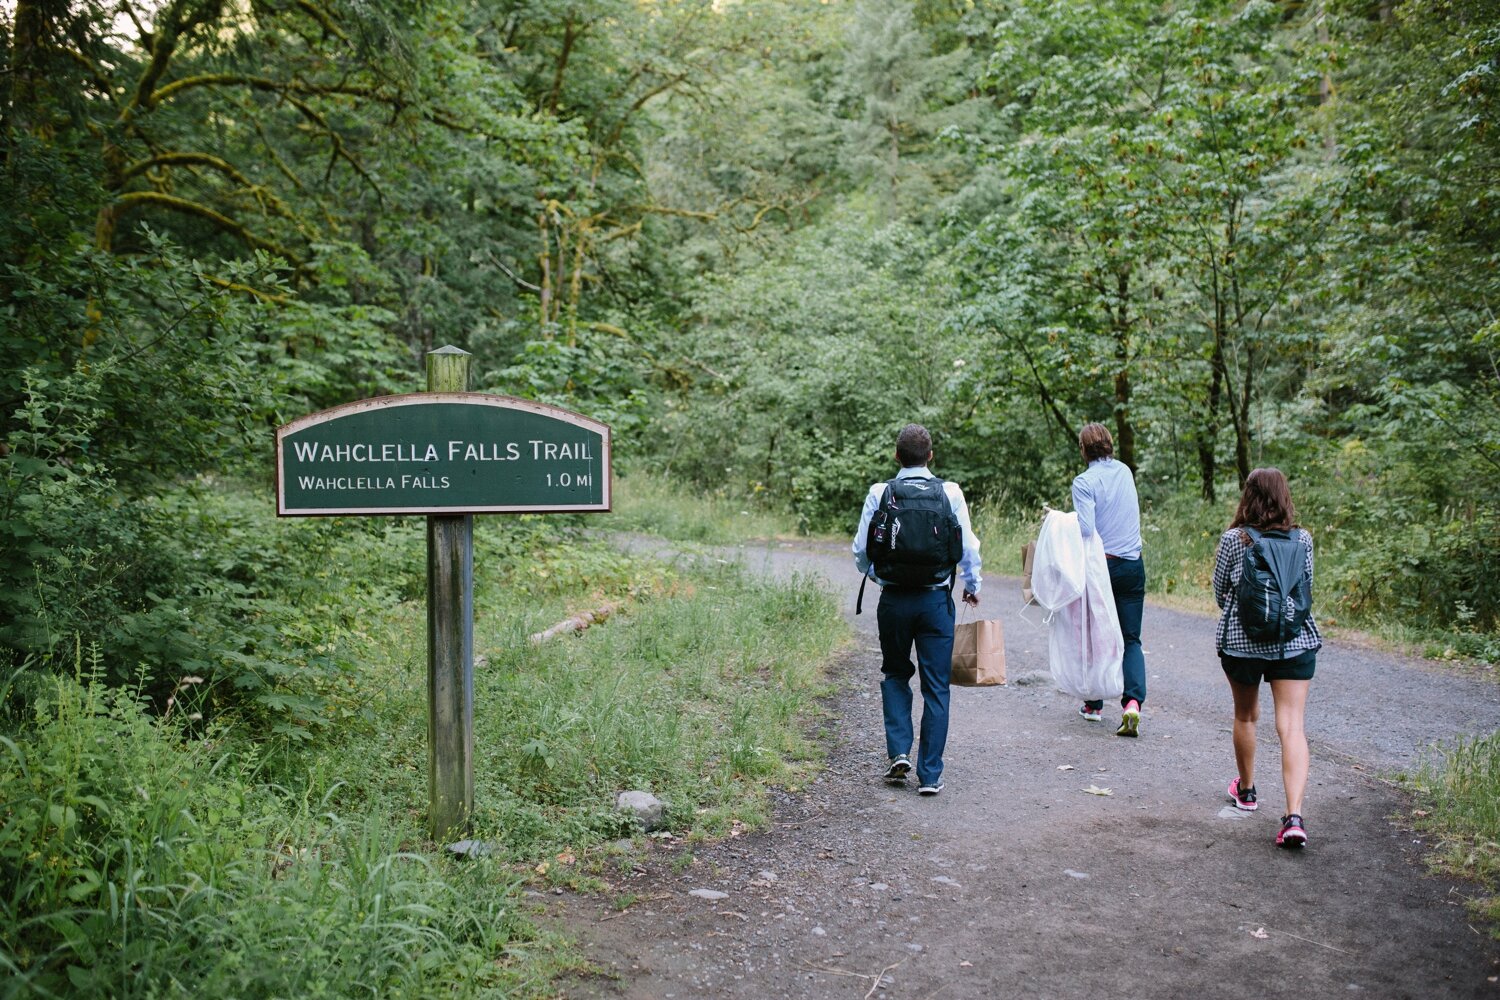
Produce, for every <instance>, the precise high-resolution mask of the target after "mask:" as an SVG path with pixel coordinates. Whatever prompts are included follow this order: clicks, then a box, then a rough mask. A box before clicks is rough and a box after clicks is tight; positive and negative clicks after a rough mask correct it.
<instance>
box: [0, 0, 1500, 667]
mask: <svg viewBox="0 0 1500 1000" xmlns="http://www.w3.org/2000/svg"><path fill="white" fill-rule="evenodd" d="M0 11H3V14H0V33H3V42H4V44H3V59H4V66H3V70H4V72H3V74H0V122H3V128H0V134H3V148H0V156H3V171H4V184H3V190H4V194H5V200H6V203H5V207H4V211H3V212H0V349H3V351H4V354H5V357H6V359H7V360H6V364H5V366H4V368H3V370H0V404H3V405H0V440H3V444H0V607H3V608H4V613H3V615H0V646H3V647H4V648H6V649H8V650H10V651H11V655H12V656H13V657H14V659H15V660H16V662H17V663H19V662H21V661H22V660H24V659H26V658H27V657H33V658H42V659H45V658H46V656H47V655H48V653H49V651H52V650H55V649H57V648H59V647H60V646H63V647H69V648H71V647H72V645H73V644H74V643H75V642H77V641H79V640H80V639H81V641H83V642H85V643H94V644H97V645H98V646H99V647H100V648H101V649H103V650H105V651H106V652H107V653H108V655H107V656H106V660H107V661H108V662H109V663H112V664H121V665H127V668H128V665H134V664H147V665H148V666H149V667H150V669H151V670H152V672H153V673H154V674H155V675H157V676H160V677H167V676H173V677H175V676H180V675H182V674H183V673H185V672H192V673H195V674H202V675H203V676H205V677H211V678H213V677H216V678H220V679H225V678H229V679H233V680H234V681H235V683H236V684H241V685H245V686H248V687H249V688H250V689H252V690H253V689H255V688H256V685H257V684H261V683H264V678H266V677H275V676H278V671H285V670H287V669H288V667H287V663H288V662H289V660H295V661H296V662H299V663H302V664H303V665H304V666H305V665H306V664H307V663H309V662H313V661H314V660H315V659H316V657H315V656H314V655H313V654H312V653H310V652H307V651H306V650H302V651H301V652H300V653H296V652H293V653H289V651H288V642H289V640H288V636H287V629H285V628H282V627H281V626H280V625H277V624H275V623H277V622H281V621H284V620H285V618H286V616H285V615H283V614H282V613H281V612H282V611H283V610H284V609H285V607H286V605H287V602H289V601H291V600H293V599H294V598H295V595H296V594H298V593H302V592H305V589H306V588H305V587H304V583H305V580H304V579H303V576H304V575H305V573H306V572H307V571H308V570H307V567H308V566H309V565H310V563H309V560H308V557H307V553H306V551H305V550H306V548H307V547H308V546H309V545H315V544H316V539H317V538H319V537H321V534H320V532H321V533H323V534H328V533H333V534H337V533H338V532H345V533H347V532H360V531H369V532H372V533H373V534H375V535H378V534H379V532H380V530H382V529H379V528H376V527H372V526H369V525H346V526H343V527H328V528H326V529H317V530H313V529H305V530H302V531H301V533H299V534H296V535H295V536H292V535H290V534H289V533H277V532H267V531H265V530H264V529H263V528H259V527H253V526H248V525H247V522H246V521H245V520H244V519H243V518H240V517H238V516H237V515H236V506H235V505H236V504H238V503H242V501H241V500H239V499H232V498H231V499H225V497H224V496H223V495H222V494H221V493H216V492H215V487H216V485H217V484H221V483H223V482H226V481H229V482H236V483H248V484H250V485H251V486H252V487H253V488H254V489H257V490H265V492H266V496H267V500H266V502H267V503H269V502H270V501H269V490H268V488H267V484H268V483H269V477H270V469H269V465H270V463H269V461H268V456H269V448H270V445H269V442H270V440H271V432H272V430H273V429H274V427H276V426H277V425H278V424H279V423H281V422H284V421H286V420H288V419H290V418H292V417H295V416H298V415H300V414H302V413H305V412H308V411H310V410H313V409H317V408H321V407H323V406H326V405H331V404H334V403H338V402H344V401H348V400H351V399H355V398H360V397H364V396H369V395H376V394H381V393H387V392H397V391H408V390H411V389H415V388H418V387H419V383H420V375H419V372H420V370H421V357H422V354H423V352H424V351H427V350H429V349H431V348H433V347H436V346H441V345H443V344H448V343H451V344H456V345H458V346H460V347H463V348H465V349H467V350H469V351H471V352H473V353H474V354H475V355H476V370H477V371H478V372H479V377H478V379H477V381H478V386H477V387H478V388H482V389H485V390H488V391H495V392H502V393H508V394H513V395H520V396H527V397H534V398H539V399H544V400H548V401H551V402H557V403H560V404H563V405H566V406H569V407H572V408H575V409H578V410H581V411H584V412H587V413H589V414H591V415H594V416H597V417H599V418H601V419H604V420H607V421H609V422H611V423H612V424H613V426H614V428H615V432H616V437H617V449H618V450H617V455H618V460H619V467H620V468H621V469H622V470H625V471H627V472H628V471H629V470H631V469H647V468H649V469H651V470H655V472H657V473H658V474H661V475H665V476H667V477H670V478H671V479H673V480H677V481H682V482H686V483H692V484H694V486H695V487H696V488H701V489H704V490H709V491H717V492H720V493H723V494H726V495H734V496H743V497H747V498H753V499H754V500H755V501H756V502H758V503H760V504H763V505H766V506H769V507H772V508H776V509H782V510H787V511H791V512H794V513H795V514H796V515H797V517H798V518H799V520H800V522H801V523H802V524H803V526H804V527H805V528H806V529H808V530H818V531H821V530H838V531H843V530H846V529H847V527H848V522H849V521H850V519H851V517H852V516H853V514H852V511H853V510H854V509H855V505H856V503H857V499H858V496H859V495H860V493H861V491H862V490H863V489H864V487H865V485H866V484H867V483H868V482H869V481H870V480H871V479H872V478H875V477H877V476H880V475H882V474H884V473H885V472H886V471H887V470H888V468H889V464H890V460H889V453H890V450H891V445H890V442H891V440H892V434H893V431H894V429H895V428H897V427H899V425H900V424H902V423H903V422H905V421H907V420H908V419H917V420H921V421H923V422H925V423H927V424H928V425H930V426H931V427H933V428H934V430H935V431H936V433H937V435H938V451H939V462H940V471H941V472H942V473H944V474H945V475H947V476H949V477H951V478H956V479H959V480H960V481H961V482H963V484H964V485H965V488H966V489H967V491H968V492H969V494H970V495H971V496H973V497H975V498H978V499H979V500H980V501H982V502H984V503H988V504H990V505H993V506H1009V507H1011V508H1015V509H1034V507H1035V505H1037V504H1039V503H1041V502H1044V501H1049V500H1050V501H1052V502H1054V503H1059V502H1062V501H1063V500H1064V499H1065V497H1066V492H1065V491H1066V484H1067V481H1068V479H1069V478H1070V476H1071V475H1072V473H1073V471H1074V470H1075V468H1076V465H1077V454H1076V448H1075V446H1074V444H1073V441H1074V435H1075V433H1076V428H1077V427H1078V426H1079V425H1080V424H1081V423H1083V422H1084V421H1086V420H1089V419H1102V420H1106V421H1107V422H1108V423H1109V424H1110V425H1111V426H1112V427H1113V428H1114V429H1115V434H1116V439H1117V442H1118V446H1119V453H1120V455H1121V457H1122V458H1123V459H1124V460H1125V461H1127V462H1129V463H1130V464H1131V465H1132V466H1134V467H1135V468H1136V470H1137V473H1138V476H1139V478H1140V480H1141V482H1142V484H1143V493H1144V496H1145V498H1146V500H1147V502H1148V504H1151V505H1152V506H1153V509H1154V510H1162V511H1178V512H1181V511H1183V510H1186V509H1189V507H1188V506H1187V505H1189V503H1190V501H1189V498H1193V497H1196V498H1199V499H1198V500H1193V501H1191V503H1194V504H1203V505H1206V506H1203V507H1202V508H1201V509H1202V510H1203V511H1206V512H1207V516H1206V520H1207V521H1208V522H1210V523H1219V522H1221V521H1222V519H1223V517H1224V515H1225V513H1226V511H1225V507H1224V505H1225V503H1226V502H1227V501H1229V500H1232V499H1233V497H1234V495H1235V492H1236V489H1237V484H1238V481H1239V480H1240V479H1242V478H1243V477H1244V475H1245V474H1246V473H1247V472H1248V471H1249V470H1250V469H1251V468H1252V467H1254V466H1256V465H1260V464H1277V465H1280V466H1282V467H1284V468H1285V469H1287V470H1288V472H1289V473H1290V475H1291V477H1292V480H1293V485H1294V490H1296V493H1297V496H1298V498H1299V502H1300V504H1301V507H1302V513H1303V520H1304V522H1305V523H1307V524H1308V525H1309V526H1310V527H1312V528H1313V530H1314V532H1315V533H1317V534H1318V535H1319V537H1320V539H1322V540H1323V542H1324V544H1325V545H1328V544H1331V545H1333V546H1334V548H1335V550H1337V551H1341V552H1342V553H1343V557H1342V561H1341V563H1340V565H1341V566H1342V567H1343V568H1342V571H1341V572H1342V576H1341V577H1339V578H1337V579H1333V580H1331V581H1328V582H1327V583H1326V584H1325V587H1328V588H1331V589H1325V591H1324V593H1325V595H1327V596H1326V597H1325V600H1326V601H1328V602H1329V606H1336V607H1338V608H1339V613H1340V614H1346V613H1348V614H1359V613H1363V614H1365V615H1367V616H1368V615H1380V616H1389V617H1397V618H1401V619H1403V620H1407V621H1411V622H1414V623H1418V624H1422V625H1425V626H1427V627H1431V628H1438V629H1456V630H1458V631H1460V632H1465V633H1468V634H1470V635H1472V636H1476V637H1478V638H1479V639H1481V640H1483V641H1479V642H1477V643H1476V645H1475V647H1474V648H1476V649H1478V650H1480V651H1481V652H1484V651H1488V652H1490V653H1494V652H1496V651H1497V650H1496V649H1495V648H1494V647H1495V646H1496V643H1495V642H1494V641H1493V638H1492V637H1493V636H1494V634H1495V628H1496V623H1497V615H1500V583H1497V580H1500V574H1496V573H1495V572H1494V569H1495V567H1496V560H1495V558H1494V555H1493V553H1494V552H1495V551H1496V550H1497V548H1500V511H1497V501H1496V495H1497V492H1500V367H1497V350H1500V322H1497V318H1496V313H1495V308H1496V302H1497V296H1500V267H1497V264H1500V256H1497V255H1500V197H1497V195H1500V191H1497V183H1500V155H1497V154H1500V131H1497V126H1500V122H1497V113H1500V74H1497V72H1496V62H1497V58H1500V16H1497V10H1496V8H1495V6H1494V4H1493V2H1492V0H1423V2H1420V3H1419V2H1415V0H1278V2H1271V0H1248V2H1246V0H1119V2H1113V3H1109V4H1097V3H1094V2H1092V0H967V2H966V0H920V2H916V3H911V2H906V0H857V2H836V3H808V2H793V0H741V2H734V0H729V2H724V0H720V2H707V0H663V2H648V0H545V2H543V0H499V2H493V3H486V4H470V3H464V2H462V0H378V2H375V3H366V2H361V3H351V2H347V0H244V2H226V0H162V2H152V3H135V2H133V0H119V2H114V0H111V2H96V0H87V2H66V0H10V2H9V3H7V4H5V5H4V6H3V7H0ZM1191 516H1192V517H1198V515H1196V514H1194V515H1191ZM1199 519H1200V520H1202V518H1199ZM1168 528H1170V524H1169V525H1168ZM309 539H312V541H309ZM292 550H296V551H292ZM312 562H313V563H314V564H315V559H314V560H313V561H312ZM1486 637H1490V638H1486ZM293 645H295V644H293ZM252 666H253V670H252V669H251V667H252ZM257 679H258V680H257Z"/></svg>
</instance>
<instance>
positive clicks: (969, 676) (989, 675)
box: [949, 618, 1005, 687]
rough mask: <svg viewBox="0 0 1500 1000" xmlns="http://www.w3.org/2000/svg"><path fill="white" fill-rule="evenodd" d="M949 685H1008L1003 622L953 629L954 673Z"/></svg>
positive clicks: (981, 622)
mask: <svg viewBox="0 0 1500 1000" xmlns="http://www.w3.org/2000/svg"><path fill="white" fill-rule="evenodd" d="M949 683H950V684H954V685H957V686H958V687H989V686H990V685H992V684H1004V683H1005V636H1004V634H1003V632H1002V631H1001V629H1000V622H999V621H997V620H996V619H993V618H983V619H980V620H979V621H977V622H959V623H958V624H957V625H955V626H953V671H952V674H951V675H950V677H949Z"/></svg>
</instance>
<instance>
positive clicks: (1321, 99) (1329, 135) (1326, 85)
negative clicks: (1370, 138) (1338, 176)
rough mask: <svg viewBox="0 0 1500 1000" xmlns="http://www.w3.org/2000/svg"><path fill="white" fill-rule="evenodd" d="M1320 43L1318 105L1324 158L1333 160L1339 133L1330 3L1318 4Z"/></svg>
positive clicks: (1335, 154)
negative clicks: (1335, 121) (1335, 117)
mask: <svg viewBox="0 0 1500 1000" xmlns="http://www.w3.org/2000/svg"><path fill="white" fill-rule="evenodd" d="M1317 19H1318V45H1319V47H1321V48H1322V50H1323V67H1324V68H1323V77H1322V79H1321V80H1319V81H1318V106H1319V107H1321V108H1323V158H1324V159H1326V160H1329V161H1332V160H1333V158H1334V157H1335V156H1337V155H1338V135H1337V133H1335V132H1334V128H1333V109H1332V108H1331V107H1330V105H1332V104H1333V74H1332V73H1331V72H1330V71H1329V70H1328V65H1329V63H1328V55H1329V48H1330V42H1331V38H1330V36H1329V33H1328V5H1327V4H1326V3H1323V4H1320V5H1319V6H1318V14H1317Z"/></svg>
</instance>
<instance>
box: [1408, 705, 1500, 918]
mask: <svg viewBox="0 0 1500 1000" xmlns="http://www.w3.org/2000/svg"><path fill="white" fill-rule="evenodd" d="M1407 784H1408V787H1410V788H1411V789H1412V790H1413V791H1414V792H1415V797H1416V802H1417V806H1418V808H1417V809H1415V810H1414V811H1413V821H1414V823H1415V825H1416V826H1417V828H1418V829H1419V830H1421V831H1423V832H1425V833H1426V834H1428V835H1429V836H1431V837H1432V838H1434V839H1435V840H1436V842H1437V843H1436V846H1435V847H1434V849H1433V851H1432V853H1431V854H1430V855H1429V862H1430V863H1431V865H1432V866H1433V867H1434V868H1435V869H1437V870H1440V871H1443V872H1446V873H1448V874H1451V875H1457V876H1460V877H1462V878H1467V879H1470V880H1472V881H1473V882H1475V883H1476V884H1477V885H1479V886H1480V887H1481V893H1480V894H1479V895H1477V896H1476V897H1475V898H1473V899H1472V900H1471V906H1472V908H1473V909H1474V910H1475V911H1476V912H1477V913H1478V914H1479V915H1480V916H1481V917H1482V918H1484V919H1485V920H1486V921H1488V922H1489V924H1490V932H1491V934H1492V935H1494V936H1495V937H1497V938H1500V733H1493V734H1491V735H1489V736H1475V737H1470V738H1467V739H1463V740H1460V741H1459V742H1458V743H1457V744H1456V745H1455V746H1452V747H1450V748H1448V749H1447V750H1445V751H1443V753H1442V755H1441V759H1440V760H1439V759H1429V760H1427V761H1424V762H1423V764H1422V766H1421V767H1420V768H1419V769H1418V770H1417V772H1416V774H1415V775H1414V776H1412V777H1410V778H1409V779H1408V781H1407Z"/></svg>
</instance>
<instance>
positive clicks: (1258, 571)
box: [1234, 528, 1312, 646]
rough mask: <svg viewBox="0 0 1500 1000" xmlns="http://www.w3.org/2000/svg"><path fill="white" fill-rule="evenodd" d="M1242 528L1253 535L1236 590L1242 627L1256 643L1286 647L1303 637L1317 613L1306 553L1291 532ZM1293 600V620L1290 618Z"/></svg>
mask: <svg viewBox="0 0 1500 1000" xmlns="http://www.w3.org/2000/svg"><path fill="white" fill-rule="evenodd" d="M1242 530H1243V531H1244V532H1245V534H1246V535H1248V536H1249V537H1250V547H1249V548H1247V549H1245V557H1244V561H1243V563H1242V564H1241V566H1240V580H1239V583H1237V584H1235V590H1234V599H1235V603H1236V604H1238V605H1239V611H1240V627H1241V628H1243V629H1244V630H1245V638H1247V639H1249V640H1250V641H1251V642H1257V643H1263V644H1266V645H1274V646H1285V645H1286V644H1287V643H1289V642H1291V641H1292V640H1293V639H1295V638H1297V635H1298V633H1300V632H1301V631H1302V623H1303V622H1305V621H1307V616H1308V615H1309V614H1311V613H1312V586H1311V584H1310V583H1309V581H1308V579H1307V573H1306V569H1307V554H1306V551H1305V550H1304V548H1303V545H1302V542H1301V540H1300V539H1298V538H1294V537H1293V536H1292V535H1291V533H1290V532H1286V531H1265V532H1261V531H1256V530H1255V529H1254V528H1243V529H1242ZM1288 599H1290V601H1291V603H1292V615H1291V617H1287V610H1286V609H1287V601H1288Z"/></svg>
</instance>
